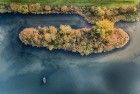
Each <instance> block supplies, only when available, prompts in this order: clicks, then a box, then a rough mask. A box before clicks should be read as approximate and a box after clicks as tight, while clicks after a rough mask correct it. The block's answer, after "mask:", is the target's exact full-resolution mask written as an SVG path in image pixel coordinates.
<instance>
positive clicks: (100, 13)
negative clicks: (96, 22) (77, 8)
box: [92, 7, 105, 17]
mask: <svg viewBox="0 0 140 94" xmlns="http://www.w3.org/2000/svg"><path fill="white" fill-rule="evenodd" d="M92 12H93V13H94V14H95V15H96V16H100V17H101V16H104V15H105V11H104V10H103V9H102V8H101V7H95V9H94V7H92Z"/></svg>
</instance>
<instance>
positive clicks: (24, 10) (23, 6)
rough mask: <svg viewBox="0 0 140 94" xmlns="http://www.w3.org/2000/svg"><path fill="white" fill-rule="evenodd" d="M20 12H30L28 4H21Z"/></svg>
mask: <svg viewBox="0 0 140 94" xmlns="http://www.w3.org/2000/svg"><path fill="white" fill-rule="evenodd" d="M18 12H21V13H28V12H29V10H28V5H20V7H19V10H18Z"/></svg>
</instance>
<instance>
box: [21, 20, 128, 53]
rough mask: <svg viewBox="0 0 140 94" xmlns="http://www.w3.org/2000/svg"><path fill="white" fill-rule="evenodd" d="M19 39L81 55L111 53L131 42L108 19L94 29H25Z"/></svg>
mask: <svg viewBox="0 0 140 94" xmlns="http://www.w3.org/2000/svg"><path fill="white" fill-rule="evenodd" d="M19 38H20V40H21V41H22V42H23V43H24V44H26V45H32V46H36V47H46V48H48V49H49V50H53V49H64V50H68V51H72V52H78V53H80V54H81V55H89V54H92V53H102V52H106V51H111V50H113V49H115V48H121V47H123V46H125V45H126V44H127V43H128V41H129V36H128V34H127V33H126V32H125V31H123V30H122V29H120V28H118V27H115V26H114V23H113V22H111V21H109V20H107V19H104V20H100V21H97V22H96V24H95V26H93V27H92V28H81V29H73V28H71V26H69V25H61V26H60V27H59V28H56V27H54V26H49V27H47V26H45V27H36V28H33V27H31V28H25V29H24V30H23V31H21V32H20V34H19Z"/></svg>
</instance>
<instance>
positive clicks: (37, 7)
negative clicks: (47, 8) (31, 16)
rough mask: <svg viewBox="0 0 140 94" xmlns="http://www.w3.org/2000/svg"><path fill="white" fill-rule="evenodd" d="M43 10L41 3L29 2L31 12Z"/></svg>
mask: <svg viewBox="0 0 140 94" xmlns="http://www.w3.org/2000/svg"><path fill="white" fill-rule="evenodd" d="M41 10H42V7H41V5H40V4H39V3H36V4H29V12H39V11H41Z"/></svg>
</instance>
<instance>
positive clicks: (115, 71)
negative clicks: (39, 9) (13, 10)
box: [0, 14, 140, 94]
mask: <svg viewBox="0 0 140 94" xmlns="http://www.w3.org/2000/svg"><path fill="white" fill-rule="evenodd" d="M54 22H55V23H54ZM60 22H61V23H63V24H70V25H72V26H73V27H75V28H80V27H84V26H89V24H88V23H87V22H86V21H85V20H84V19H83V18H82V17H80V16H77V15H72V16H71V15H67V16H66V15H63V16H62V17H61V16H60V15H59V16H55V15H53V16H50V15H49V16H45V15H43V16H41V15H38V16H35V15H32V16H30V15H28V16H25V15H20V14H18V15H17V14H14V15H11V14H5V15H0V93H2V94H46V93H48V94H139V92H140V89H139V87H140V83H139V82H140V75H139V74H140V65H139V64H138V63H139V60H140V56H139V55H140V49H139V48H140V43H139V40H140V37H139V36H140V32H139V30H140V26H139V25H140V22H137V23H118V25H119V26H120V27H122V28H124V29H125V30H126V31H127V32H128V33H129V34H130V39H131V40H130V43H129V45H128V46H127V47H125V48H124V49H120V50H115V51H113V52H109V53H104V54H92V55H90V56H80V55H79V54H75V53H71V52H67V51H63V50H54V51H49V50H47V49H45V48H41V49H38V48H35V47H30V46H25V45H23V44H22V43H21V42H20V40H19V39H18V34H19V32H20V31H21V30H22V29H23V28H24V27H27V26H36V25H40V24H47V25H56V26H58V25H59V24H60ZM77 23H78V24H77ZM43 77H45V78H46V84H43V82H42V79H43Z"/></svg>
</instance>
